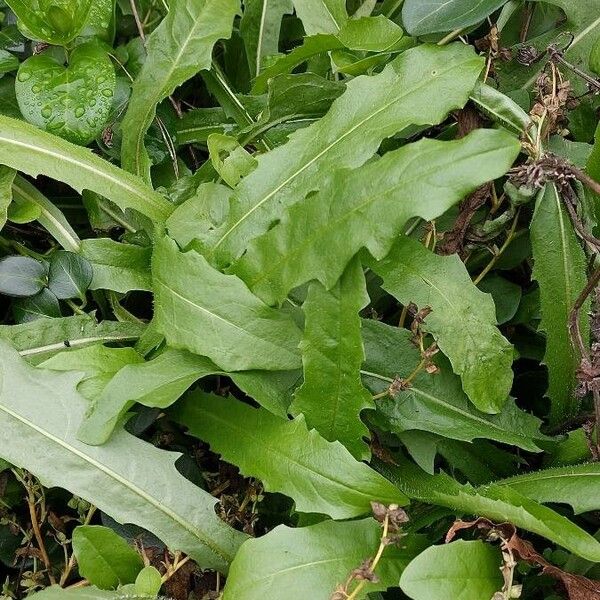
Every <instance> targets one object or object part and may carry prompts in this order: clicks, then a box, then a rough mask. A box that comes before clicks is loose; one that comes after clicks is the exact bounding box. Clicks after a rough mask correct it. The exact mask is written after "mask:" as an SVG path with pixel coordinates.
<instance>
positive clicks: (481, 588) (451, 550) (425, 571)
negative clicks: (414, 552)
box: [400, 540, 503, 600]
mask: <svg viewBox="0 0 600 600" xmlns="http://www.w3.org/2000/svg"><path fill="white" fill-rule="evenodd" d="M501 564H502V557H501V556H500V551H499V550H498V548H496V547H494V546H490V545H489V544H485V543H484V542H481V541H474V542H466V541H463V540H459V541H458V542H453V543H452V544H447V545H444V546H431V547H429V548H427V550H425V551H424V552H422V553H421V554H419V556H417V558H415V559H414V560H413V561H412V562H411V563H410V564H409V565H408V567H406V569H405V570H404V572H403V573H402V577H400V587H401V588H402V591H403V592H404V593H405V594H406V595H407V596H409V597H410V598H412V599H413V600H446V598H460V599H461V600H482V599H483V598H491V597H492V596H493V595H494V594H495V593H496V592H497V591H499V590H501V589H502V584H503V581H502V575H501V573H500V566H501Z"/></svg>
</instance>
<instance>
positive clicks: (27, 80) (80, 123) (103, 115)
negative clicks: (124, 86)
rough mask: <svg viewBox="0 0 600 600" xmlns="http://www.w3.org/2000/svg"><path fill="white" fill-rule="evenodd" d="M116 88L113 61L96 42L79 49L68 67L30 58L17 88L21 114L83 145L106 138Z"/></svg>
mask: <svg viewBox="0 0 600 600" xmlns="http://www.w3.org/2000/svg"><path fill="white" fill-rule="evenodd" d="M115 87H116V77H115V70H114V68H113V66H112V63H111V61H110V57H109V56H108V54H107V53H106V52H105V51H104V50H103V49H102V48H101V47H100V46H99V45H98V44H96V43H94V42H88V43H86V44H82V45H81V46H77V48H75V50H73V52H72V54H71V56H70V59H69V65H68V67H65V66H63V65H62V64H60V63H59V62H57V61H56V60H55V59H54V58H52V57H51V56H50V55H49V54H39V55H37V56H32V57H31V58H28V59H27V60H26V61H24V62H23V63H22V64H21V66H20V67H19V72H18V74H17V80H16V82H15V91H16V94H17V102H18V103H19V108H20V109H21V112H22V113H23V116H24V117H25V118H26V119H27V120H28V121H29V122H30V123H33V124H34V125H36V126H38V127H40V128H41V129H45V130H46V131H49V132H50V133H53V134H55V135H59V136H61V137H63V138H65V139H66V140H69V141H71V142H74V143H76V144H81V145H86V144H88V143H89V142H91V141H92V140H93V139H94V138H96V137H97V136H98V135H99V134H100V133H101V132H102V129H103V128H104V125H105V124H106V121H107V119H108V116H109V114H110V109H111V106H112V101H113V95H114V93H115Z"/></svg>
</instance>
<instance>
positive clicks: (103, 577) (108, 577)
mask: <svg viewBox="0 0 600 600" xmlns="http://www.w3.org/2000/svg"><path fill="white" fill-rule="evenodd" d="M73 552H74V553H75V557H76V558H77V564H78V565H79V573H80V575H81V576H82V577H85V578H86V579H88V580H89V581H90V582H91V583H92V584H93V585H95V586H97V587H99V588H100V589H103V590H108V589H114V588H116V587H117V586H118V585H123V584H126V583H133V582H134V581H135V578H136V577H137V575H138V573H139V572H140V571H141V570H142V568H143V567H144V563H143V561H142V559H141V557H140V555H139V554H138V553H137V552H136V551H135V550H134V549H133V548H131V547H130V546H129V544H128V543H127V542H126V541H125V540H124V539H123V538H121V537H120V536H119V535H117V534H116V533H115V532H114V531H113V530H112V529H109V528H108V527H102V526H100V525H86V526H81V527H76V528H75V531H74V532H73Z"/></svg>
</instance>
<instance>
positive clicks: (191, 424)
mask: <svg viewBox="0 0 600 600" xmlns="http://www.w3.org/2000/svg"><path fill="white" fill-rule="evenodd" d="M171 414H172V416H173V418H174V419H175V420H176V421H177V422H178V423H181V424H183V425H185V426H186V427H188V429H189V430H190V433H192V434H193V435H194V436H196V437H198V438H200V439H201V440H203V441H205V442H207V443H209V444H210V445H211V448H212V450H213V451H214V452H218V453H219V454H221V455H222V457H223V459H224V460H226V461H228V462H231V463H233V464H235V465H236V466H238V467H239V468H240V471H241V472H242V473H243V474H244V475H246V476H250V477H257V478H258V479H260V480H261V481H262V482H263V484H264V486H265V489H266V490H267V491H272V492H281V493H282V494H286V495H288V496H290V497H291V498H293V499H294V501H295V503H296V510H298V511H300V512H315V513H322V514H326V515H329V516H331V517H332V518H334V519H349V518H352V517H357V516H360V515H364V514H366V513H368V512H369V511H370V510H371V505H370V503H371V501H378V502H383V503H385V504H394V503H395V504H405V502H406V498H405V496H404V494H402V493H401V492H399V491H398V490H397V489H396V488H395V487H394V486H393V485H392V484H391V483H389V481H387V480H386V479H384V478H383V477H382V476H381V475H379V474H378V473H376V472H375V471H373V470H372V469H371V468H370V467H368V466H367V465H365V464H364V463H361V462H359V461H357V460H355V459H354V458H353V457H352V455H351V454H350V453H349V452H348V451H347V450H346V449H345V448H344V447H343V446H342V445H341V444H340V443H339V442H327V441H326V440H325V439H324V438H322V437H321V436H320V435H319V434H318V433H317V432H316V431H315V430H314V429H313V430H310V431H309V430H308V429H307V427H306V423H305V422H304V418H303V417H302V416H300V417H297V418H296V419H295V420H294V421H288V420H287V419H281V418H279V417H276V416H274V415H272V414H270V413H268V412H267V411H266V410H264V409H255V408H252V407H250V406H248V405H247V404H243V403H242V402H239V401H237V400H232V399H226V398H220V397H216V396H211V395H209V394H205V393H203V392H197V393H195V394H191V395H189V396H188V397H187V398H186V399H185V400H184V401H183V402H180V403H179V404H178V405H177V406H176V407H175V409H174V410H173V411H172V413H171ZM257 448H260V452H256V449H257Z"/></svg>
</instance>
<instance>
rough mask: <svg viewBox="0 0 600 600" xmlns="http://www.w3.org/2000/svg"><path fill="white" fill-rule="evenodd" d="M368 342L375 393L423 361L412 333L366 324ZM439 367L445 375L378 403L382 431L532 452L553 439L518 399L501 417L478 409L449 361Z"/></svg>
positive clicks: (366, 368) (420, 380)
mask: <svg viewBox="0 0 600 600" xmlns="http://www.w3.org/2000/svg"><path fill="white" fill-rule="evenodd" d="M363 339H364V343H365V350H366V355H367V356H366V360H365V363H364V365H363V369H362V374H363V378H364V381H365V384H366V385H367V387H368V388H369V389H370V390H371V391H372V392H373V393H376V394H378V393H380V392H382V391H384V390H385V389H387V388H389V386H390V385H391V384H392V382H393V381H394V378H395V377H408V376H409V375H410V374H411V373H412V372H413V370H414V369H415V368H416V366H417V364H418V363H419V361H420V355H419V352H418V351H417V349H416V348H415V347H414V345H413V344H412V342H411V333H410V332H409V331H407V330H406V329H399V328H397V327H391V326H390V325H385V324H384V323H380V322H378V321H372V320H365V321H363ZM437 364H438V366H439V367H440V372H439V373H436V374H435V375H429V374H428V373H421V374H419V375H417V377H416V378H415V379H414V380H413V381H412V383H411V386H410V387H409V388H408V389H406V390H403V391H401V392H400V393H399V394H398V395H397V396H396V397H395V398H390V397H388V398H385V397H384V398H382V399H380V400H378V401H377V409H378V416H377V417H376V423H377V425H378V426H379V427H382V428H384V429H387V430H390V431H393V432H395V433H403V432H405V431H414V430H418V431H427V432H431V433H435V434H437V435H441V436H444V437H446V438H451V439H455V440H461V441H464V442H472V441H473V440H474V439H478V438H486V439H489V440H494V441H496V442H500V443H503V444H510V445H512V446H517V447H519V448H523V449H524V450H528V451H530V452H539V451H540V447H539V444H540V442H542V441H544V440H549V439H550V438H547V437H546V436H545V435H543V434H542V433H541V432H540V425H541V421H540V419H538V418H536V417H534V416H533V415H530V414H528V413H526V412H525V411H522V410H519V409H518V408H517V406H516V404H515V403H514V401H513V400H508V401H507V402H506V404H505V405H504V407H503V408H502V410H501V411H500V413H499V414H497V415H489V414H486V413H483V412H480V411H478V410H477V409H476V408H475V407H474V406H473V405H472V403H471V402H469V399H468V398H467V396H466V395H465V393H464V392H463V390H462V386H461V383H460V379H459V378H458V377H457V376H456V375H454V374H453V373H452V371H451V369H450V365H448V364H447V361H445V360H439V361H438V363H437Z"/></svg>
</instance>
